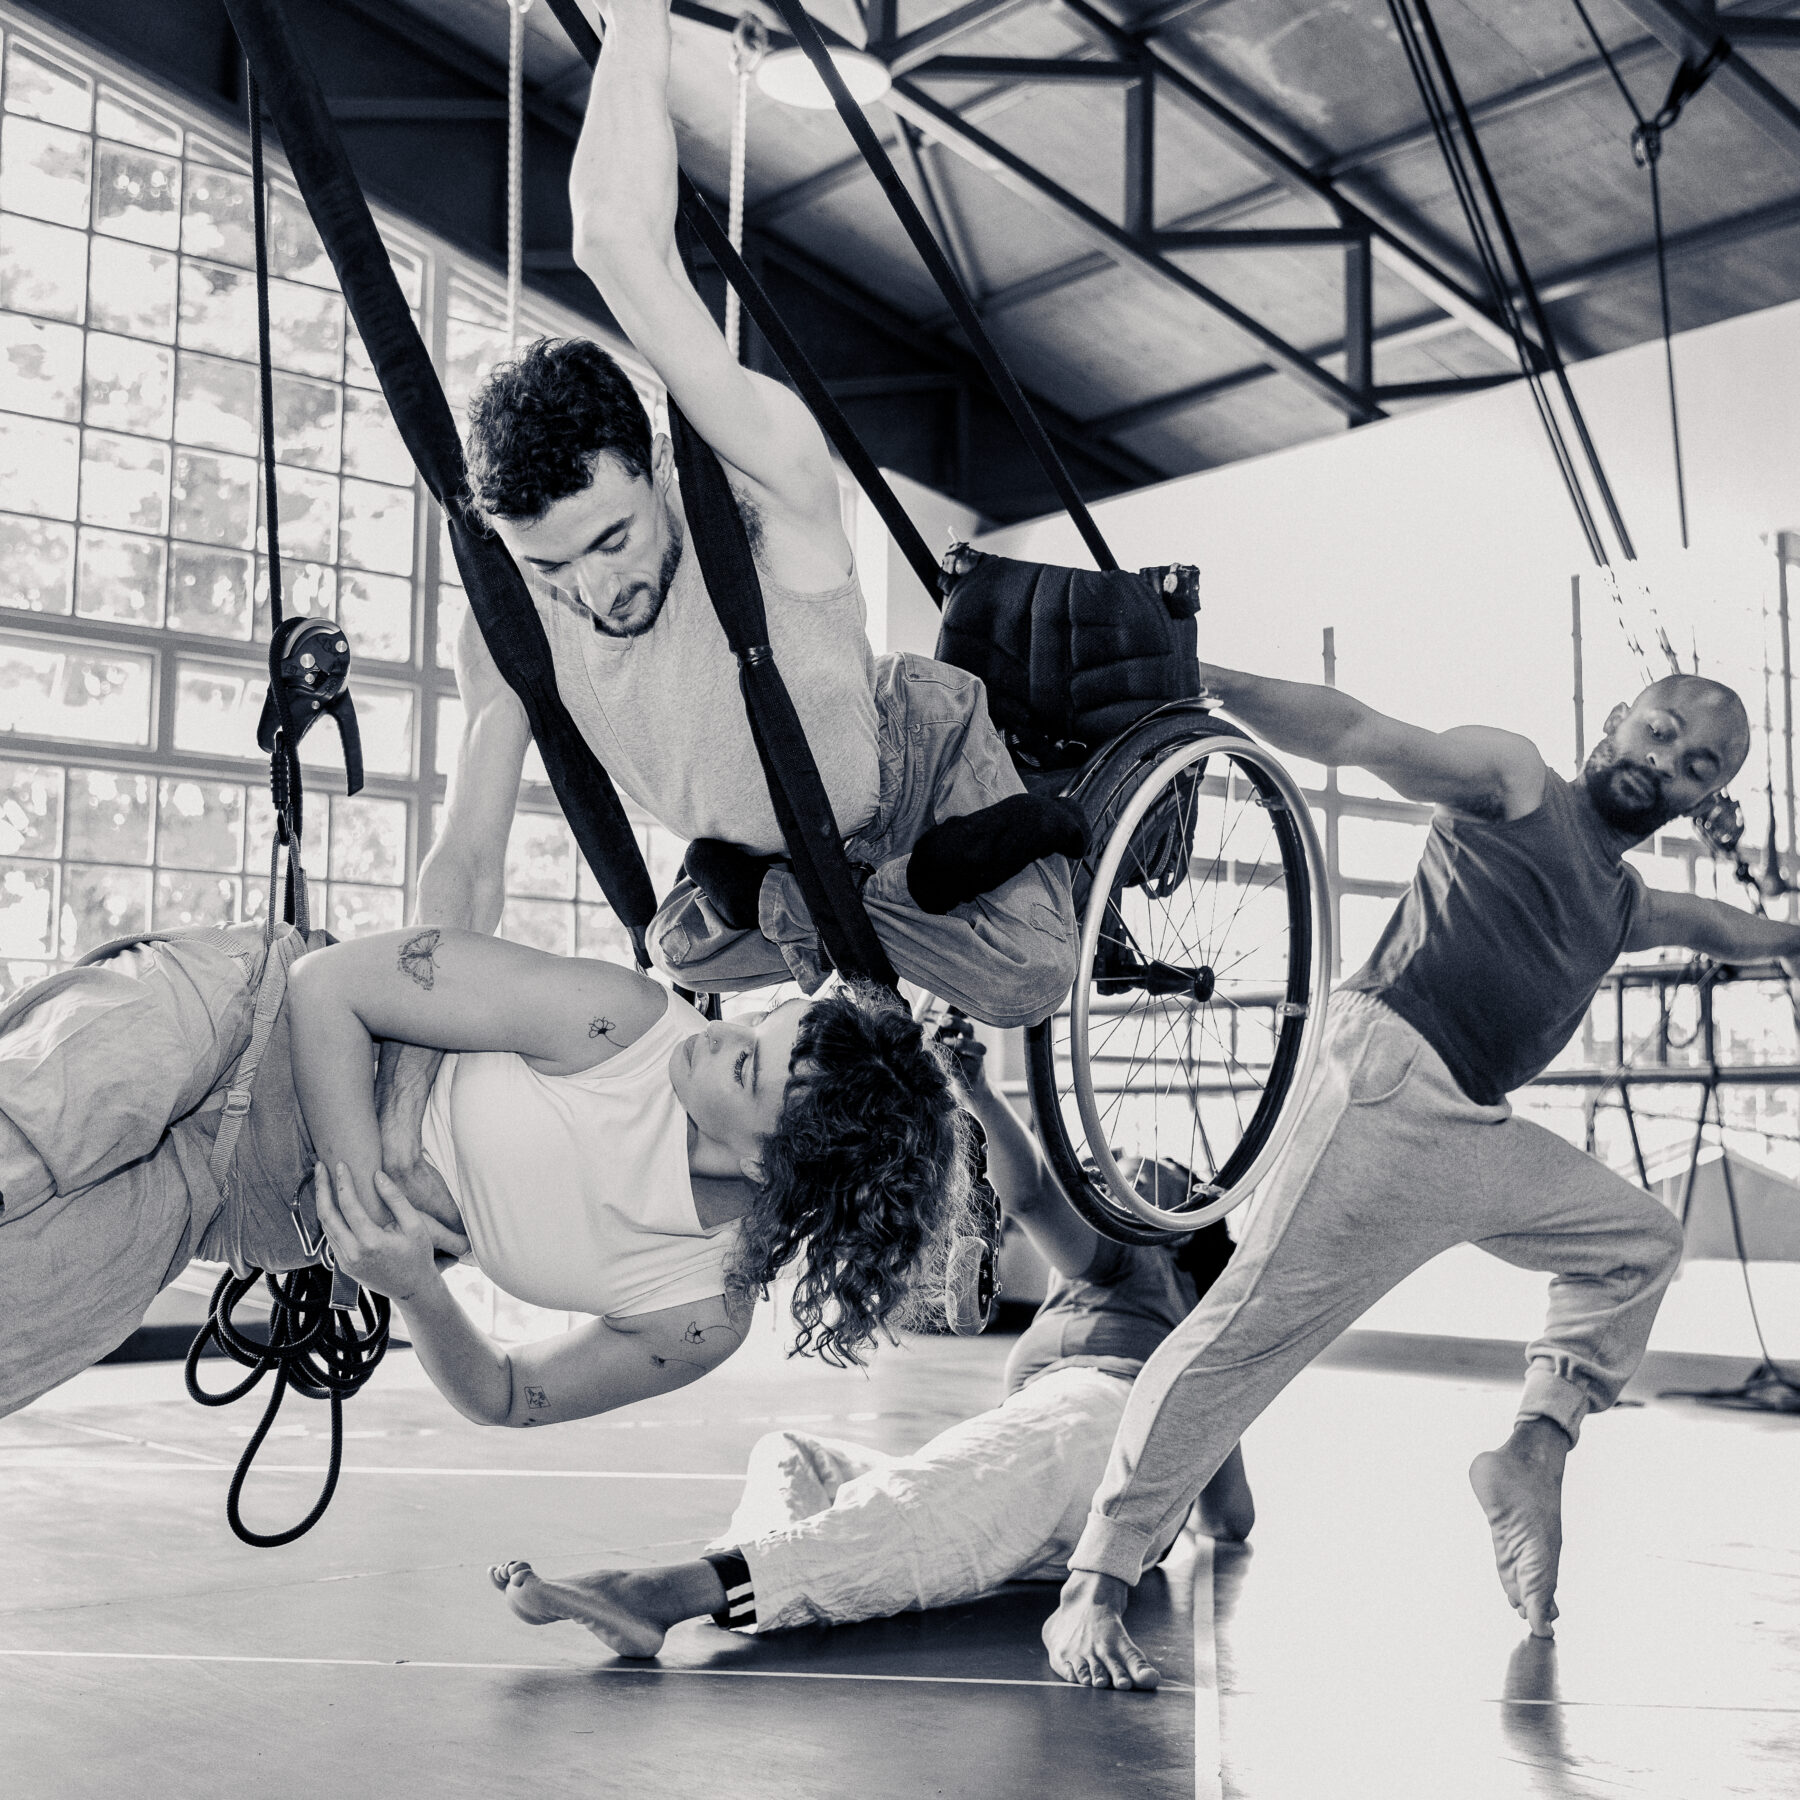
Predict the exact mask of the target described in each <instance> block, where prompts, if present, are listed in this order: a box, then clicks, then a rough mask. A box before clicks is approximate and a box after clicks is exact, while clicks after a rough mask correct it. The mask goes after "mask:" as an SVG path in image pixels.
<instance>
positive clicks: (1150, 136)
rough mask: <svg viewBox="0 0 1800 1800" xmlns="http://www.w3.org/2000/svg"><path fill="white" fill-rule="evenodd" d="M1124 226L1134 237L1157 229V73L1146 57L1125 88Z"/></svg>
mask: <svg viewBox="0 0 1800 1800" xmlns="http://www.w3.org/2000/svg"><path fill="white" fill-rule="evenodd" d="M1125 229H1126V230H1127V231H1128V232H1130V233H1131V235H1132V236H1133V237H1135V238H1148V237H1149V236H1150V234H1151V233H1152V232H1153V231H1155V229H1156V75H1155V72H1154V70H1153V69H1152V68H1150V67H1149V65H1148V60H1147V59H1146V61H1145V64H1144V66H1143V73H1142V74H1141V75H1139V76H1138V78H1137V80H1136V81H1134V82H1133V83H1132V84H1131V86H1130V87H1128V88H1127V89H1126V90H1125Z"/></svg>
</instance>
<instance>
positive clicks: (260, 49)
mask: <svg viewBox="0 0 1800 1800" xmlns="http://www.w3.org/2000/svg"><path fill="white" fill-rule="evenodd" d="M225 10H226V12H227V13H228V14H229V15H230V18H231V23H232V25H233V27H234V28H235V30H236V32H237V36H238V42H239V43H240V44H242V46H243V48H244V54H245V56H246V57H247V58H248V59H249V62H250V67H251V69H252V70H253V72H254V74H255V77H256V80H257V82H258V84H259V85H260V87H261V89H262V93H263V98H264V101H265V103H266V105H267V107H268V111H269V117H270V119H271V121H272V122H273V124H274V126H275V129H276V130H277V132H278V133H279V134H280V137H281V146H282V149H283V151H284V152H285V153H286V156H287V160H288V166H289V168H290V169H291V170H292V171H293V175H294V180H295V182H296V183H297V184H298V185H299V188H300V193H301V197H302V198H303V199H304V200H305V202H306V207H307V211H308V212H310V213H311V214H312V218H313V223H314V224H315V225H316V226H317V227H318V231H319V236H320V237H321V239H323V241H324V244H325V250H326V253H327V254H328V255H329V256H330V258H331V264H332V267H333V268H334V269H335V270H336V271H337V277H338V282H339V285H340V286H341V287H342V289H343V293H344V299H345V301H346V303H347V304H348V306H349V308H350V316H351V318H353V319H354V320H355V321H356V328H357V330H358V332H360V333H361V335H362V339H363V343H364V344H365V345H366V346H367V348H368V352H369V360H370V361H371V362H372V363H373V364H374V366H375V373H376V376H377V378H378V379H379V380H380V382H381V391H382V393H383V394H384V395H385V396H386V398H387V403H388V409H389V411H390V412H392V414H393V416H394V423H395V424H396V425H397V426H398V427H399V430H400V435H401V437H402V438H403V439H404V440H405V442H406V448H407V451H408V453H409V454H410V455H411V457H412V459H413V462H414V464H415V465H416V466H417V468H418V471H419V473H420V475H421V476H422V477H423V478H424V481H425V485H426V487H427V488H429V489H430V491H431V495H432V498H433V499H435V500H436V501H437V503H438V504H439V505H440V506H441V507H442V508H443V509H444V516H445V517H446V519H447V520H448V521H449V525H450V541H451V545H452V548H453V549H454V551H455V555H456V565H457V568H458V569H459V570H460V571H461V573H462V579H463V586H464V588H465V589H466V590H467V592H468V596H469V604H470V606H471V608H472V609H473V611H474V614H475V619H476V622H477V624H478V625H479V626H480V627H481V635H482V636H483V638H485V639H486V640H487V646H488V649H489V651H490V652H491V653H492V655H493V658H494V661H495V663H496V664H497V665H498V667H499V669H500V673H501V674H502V675H503V676H504V677H505V679H506V682H507V685H508V686H509V687H511V688H512V690H513V691H514V693H516V694H517V695H518V696H519V699H520V700H521V701H522V702H523V703H524V707H525V714H526V717H527V719H528V720H529V721H530V724H531V733H532V736H533V737H534V738H535V739H536V740H537V744H538V748H539V750H540V751H541V752H542V753H543V758H544V766H545V768H546V770H547V771H548V772H549V776H550V783H551V786H552V787H553V788H555V790H556V797H557V799H558V800H559V801H560V802H561V804H562V809H563V812H564V814H565V815H566V816H567V818H568V821H569V824H570V826H571V827H572V828H573V830H574V833H575V839H576V842H577V843H579V844H580V846H581V853H582V855H583V856H584V857H585V858H586V859H587V863H588V867H589V868H591V869H592V870H593V872H594V875H595V877H596V879H597V880H598V881H599V883H600V886H601V888H602V890H603V891H604V893H605V894H606V898H607V900H608V901H609V902H610V903H611V905H612V909H613V911H614V912H615V913H617V914H618V916H619V917H620V919H621V920H623V921H624V923H625V925H626V926H627V927H628V928H629V929H630V931H631V933H632V937H633V939H634V941H635V942H636V944H637V946H638V955H639V958H640V960H642V958H643V954H644V951H643V932H644V927H645V926H647V925H648V924H649V922H650V919H651V918H652V916H653V915H654V913H655V911H656V895H655V892H654V890H653V889H652V888H651V885H650V876H649V873H648V871H647V870H646V869H645V867H644V859H643V852H642V851H641V849H640V848H639V846H638V840H637V833H636V832H635V831H634V830H633V829H632V826H631V822H630V820H629V819H628V818H627V817H626V816H625V809H624V807H623V806H621V805H620V803H619V798H618V795H617V794H616V793H615V792H614V791H613V785H612V782H611V780H610V778H609V777H608V776H607V773H606V771H605V769H603V768H602V767H601V765H600V763H599V762H598V761H597V760H596V758H595V756H594V754H593V752H592V751H591V750H590V749H589V748H588V746H587V743H586V741H585V740H584V739H583V738H582V736H581V734H580V732H579V731H578V730H577V729H576V727H575V722H574V720H573V719H571V718H570V717H569V713H568V709H567V708H566V707H565V706H564V705H563V703H562V699H561V696H560V695H559V694H558V692H557V688H556V669H555V665H554V664H553V662H552V661H551V656H550V642H549V639H548V638H547V637H546V636H545V634H544V627H543V622H542V621H541V620H540V619H539V618H538V615H537V610H536V608H535V607H534V606H533V605H532V603H531V596H530V595H529V594H528V593H527V592H526V589H525V584H524V581H523V579H522V578H521V577H520V575H519V572H518V570H517V568H515V567H514V565H513V561H512V558H511V557H510V556H508V555H507V553H506V550H505V548H504V547H503V546H502V545H501V544H500V543H498V542H497V541H496V540H495V539H493V538H492V537H489V536H488V535H486V534H485V533H483V532H480V531H478V530H475V529H473V528H471V526H470V524H469V522H468V520H467V518H466V517H465V514H464V511H463V503H462V497H463V493H464V472H463V458H462V445H461V443H460V441H459V440H458V438H457V434H456V422H455V420H454V419H453V418H452V417H451V413H450V406H449V402H448V401H447V400H445V398H444V390H443V388H442V386H441V385H440V384H439V382H438V378H437V371H436V370H435V369H433V368H432V366H431V357H430V355H429V353H428V352H427V350H426V348H425V345H424V343H423V342H422V341H421V339H420V337H419V332H418V327H417V326H416V325H415V324H414V322H413V316H412V311H411V309H410V308H409V307H408V306H407V303H406V297H405V296H404V295H403V294H402V293H401V291H400V284H399V283H398V282H397V281H396V280H395V279H394V271H393V266H392V264H391V263H390V262H389V261H388V255H387V249H386V246H385V245H384V244H383V243H382V241H381V233H380V232H379V231H378V230H377V228H376V225H375V221H374V219H373V218H372V217H371V216H370V213H369V208H368V203H367V202H366V201H365V200H364V198H363V194H362V189H361V187H360V186H359V185H358V183H357V180H356V176H355V174H354V172H353V171H352V169H351V167H350V159H349V157H348V156H347V155H346V154H345V151H344V146H343V142H342V140H341V139H340V138H339V136H338V131H337V127H336V125H335V124H334V123H333V122H332V118H331V113H330V109H329V107H328V106H327V105H326V101H325V96H324V94H323V92H322V91H321V90H320V87H319V84H318V80H317V78H316V77H315V75H314V74H313V71H312V68H311V66H310V64H309V63H308V62H307V59H306V56H305V54H304V53H303V51H302V50H301V48H300V45H299V42H298V40H297V39H296V38H295V36H294V33H293V30H292V28H291V27H290V25H289V23H288V20H287V17H286V15H285V13H284V11H283V9H282V5H281V0H225Z"/></svg>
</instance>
